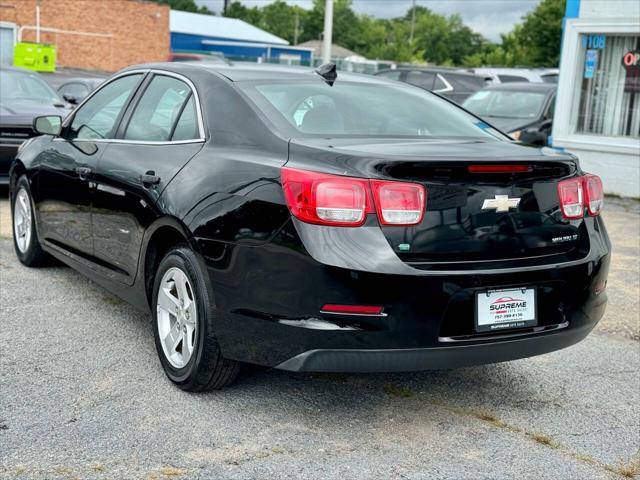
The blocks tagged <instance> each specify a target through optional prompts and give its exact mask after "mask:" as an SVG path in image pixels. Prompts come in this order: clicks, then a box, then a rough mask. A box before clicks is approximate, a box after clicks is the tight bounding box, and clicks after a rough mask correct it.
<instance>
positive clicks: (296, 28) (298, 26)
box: [293, 8, 300, 45]
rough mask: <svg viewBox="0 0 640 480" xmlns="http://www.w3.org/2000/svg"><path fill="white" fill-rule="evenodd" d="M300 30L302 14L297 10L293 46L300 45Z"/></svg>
mask: <svg viewBox="0 0 640 480" xmlns="http://www.w3.org/2000/svg"><path fill="white" fill-rule="evenodd" d="M299 30H300V12H298V9H297V8H296V18H295V20H294V23H293V44H294V45H297V44H298V31H299Z"/></svg>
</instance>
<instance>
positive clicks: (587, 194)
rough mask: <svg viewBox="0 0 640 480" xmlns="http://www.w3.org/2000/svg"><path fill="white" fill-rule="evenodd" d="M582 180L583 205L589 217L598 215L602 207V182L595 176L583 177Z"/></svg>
mask: <svg viewBox="0 0 640 480" xmlns="http://www.w3.org/2000/svg"><path fill="white" fill-rule="evenodd" d="M582 178H583V180H584V185H583V188H584V203H585V205H586V206H587V210H588V211H589V214H590V215H598V214H599V213H600V212H601V211H602V207H603V206H604V190H603V188H602V180H601V179H600V177H598V176H597V175H585V176H584V177H582Z"/></svg>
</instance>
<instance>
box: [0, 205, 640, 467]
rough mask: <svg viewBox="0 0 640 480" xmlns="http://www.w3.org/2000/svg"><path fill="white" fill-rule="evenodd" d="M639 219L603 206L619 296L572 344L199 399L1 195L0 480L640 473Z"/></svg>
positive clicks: (246, 384) (284, 376)
mask: <svg viewBox="0 0 640 480" xmlns="http://www.w3.org/2000/svg"><path fill="white" fill-rule="evenodd" d="M639 219H640V204H638V203H637V202H631V201H613V200H611V201H609V202H608V203H607V212H606V220H607V224H608V227H609V230H610V235H611V236H612V239H613V242H614V249H615V255H614V262H613V265H612V272H611V275H610V280H609V288H608V295H609V299H610V305H609V309H608V311H607V314H606V317H605V318H604V319H603V321H602V322H601V323H600V325H599V326H598V329H597V332H596V333H594V334H592V335H591V336H589V337H588V338H587V339H586V340H585V341H583V342H582V343H580V344H578V345H576V346H574V347H572V348H569V349H566V350H563V351H560V352H556V353H553V354H549V355H545V356H541V357H536V358H532V359H527V360H519V361H516V362H511V363H507V364H498V365H489V366H483V367H476V368H465V369H460V370H454V371H436V372H424V373H419V374H402V375H309V374H292V373H286V372H279V371H263V370H257V369H254V370H250V371H248V372H245V374H244V375H243V377H242V378H241V379H240V381H239V382H238V383H237V384H235V385H234V386H233V387H231V388H229V389H227V390H224V391H222V392H214V393H209V394H200V395H192V394H187V393H184V392H182V391H180V390H178V389H177V388H175V387H173V386H172V385H171V384H170V383H169V381H168V380H167V379H166V378H165V376H164V374H163V373H162V371H161V368H160V365H159V362H158V360H157V358H156V353H155V349H154V345H153V337H152V333H151V325H150V322H149V318H147V317H146V316H145V315H142V314H140V313H138V312H136V311H135V310H133V309H132V308H130V307H129V306H127V305H126V304H124V303H122V302H120V301H119V300H118V299H116V298H115V297H113V296H111V295H110V294H108V293H107V292H105V291H104V290H102V289H101V288H100V287H98V286H96V285H94V284H93V283H91V282H88V281H87V280H85V279H84V278H83V277H82V276H80V275H79V274H77V273H76V272H74V271H73V270H71V269H69V268H66V267H62V266H58V267H50V268H45V269H39V270H32V269H26V268H24V267H22V266H20V265H19V263H18V262H17V260H16V259H15V256H14V254H13V251H12V245H11V241H10V240H9V239H8V238H7V237H8V236H9V235H10V234H11V229H10V222H9V221H8V212H7V204H6V202H0V236H3V237H5V238H4V239H0V321H1V322H2V328H0V478H42V479H45V478H46V479H54V478H96V479H107V478H118V479H123V478H145V479H165V478H216V479H222V478H234V479H235V478H237V479H257V478H270V477H277V478H295V479H298V478H346V479H351V478H354V479H355V478H363V479H365V478H366V479H368V478H385V479H386V478H389V479H393V478H411V479H413V478H415V479H417V478H457V479H461V478H491V479H495V478H514V477H518V478H522V479H529V478H531V479H546V478H549V479H557V478H563V479H568V478H575V479H592V478H604V479H609V478H611V479H613V478H632V477H634V476H636V475H638V473H639V472H640V452H639V447H640V409H639V407H638V405H640V375H639V372H640V343H639V340H640V326H639V320H640V319H639V309H638V308H639V301H640V299H639V294H640V287H639V279H640V244H639V242H640V240H639V239H640V222H639Z"/></svg>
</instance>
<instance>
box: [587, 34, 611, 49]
mask: <svg viewBox="0 0 640 480" xmlns="http://www.w3.org/2000/svg"><path fill="white" fill-rule="evenodd" d="M606 45H607V36H606V35H583V36H582V48H589V49H595V48H599V49H603V48H604V47H606Z"/></svg>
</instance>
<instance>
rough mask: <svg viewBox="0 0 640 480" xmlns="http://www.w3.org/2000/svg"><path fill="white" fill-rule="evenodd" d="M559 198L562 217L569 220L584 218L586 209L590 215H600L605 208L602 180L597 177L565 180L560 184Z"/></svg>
mask: <svg viewBox="0 0 640 480" xmlns="http://www.w3.org/2000/svg"><path fill="white" fill-rule="evenodd" d="M558 196H559V197H560V209H561V210H562V215H563V216H564V217H565V218H567V219H569V220H574V219H577V218H582V217H583V216H584V209H585V208H586V209H587V211H588V212H589V215H594V216H595V215H598V214H599V213H600V212H601V211H602V207H603V206H604V190H603V188H602V180H601V179H600V177H598V176H597V175H591V174H587V175H585V176H583V177H575V178H570V179H569V180H563V181H562V182H560V183H558Z"/></svg>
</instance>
